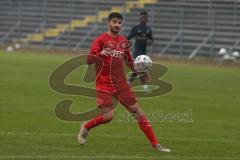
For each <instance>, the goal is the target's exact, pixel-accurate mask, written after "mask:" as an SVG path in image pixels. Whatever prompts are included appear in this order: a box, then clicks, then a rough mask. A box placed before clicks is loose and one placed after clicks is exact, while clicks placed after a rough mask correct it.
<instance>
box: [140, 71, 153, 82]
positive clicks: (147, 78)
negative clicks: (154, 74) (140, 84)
mask: <svg viewBox="0 0 240 160" xmlns="http://www.w3.org/2000/svg"><path fill="white" fill-rule="evenodd" d="M138 75H139V77H140V78H141V79H143V80H144V81H145V82H149V81H151V77H150V75H149V73H148V72H138Z"/></svg>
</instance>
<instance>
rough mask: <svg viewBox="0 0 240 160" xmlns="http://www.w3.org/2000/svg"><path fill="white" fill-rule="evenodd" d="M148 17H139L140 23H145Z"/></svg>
mask: <svg viewBox="0 0 240 160" xmlns="http://www.w3.org/2000/svg"><path fill="white" fill-rule="evenodd" d="M147 21H148V17H147V15H140V23H144V24H145V23H147Z"/></svg>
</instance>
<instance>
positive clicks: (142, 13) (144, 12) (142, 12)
mask: <svg viewBox="0 0 240 160" xmlns="http://www.w3.org/2000/svg"><path fill="white" fill-rule="evenodd" d="M140 15H145V16H147V15H148V13H147V12H146V11H141V12H140Z"/></svg>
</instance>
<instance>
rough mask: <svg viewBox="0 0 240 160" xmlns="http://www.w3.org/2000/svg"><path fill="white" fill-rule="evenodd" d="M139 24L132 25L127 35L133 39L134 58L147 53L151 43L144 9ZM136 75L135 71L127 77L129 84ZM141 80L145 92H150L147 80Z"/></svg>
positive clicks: (151, 38) (150, 33)
mask: <svg viewBox="0 0 240 160" xmlns="http://www.w3.org/2000/svg"><path fill="white" fill-rule="evenodd" d="M139 20H140V24H138V25H136V26H134V27H133V28H132V29H131V31H130V33H129V35H128V37H127V38H128V39H129V40H131V39H134V42H135V45H134V51H133V57H134V58H136V57H137V56H139V55H146V53H147V46H148V45H151V44H152V43H153V36H152V29H151V27H149V26H148V25H147V21H148V14H147V12H145V11H142V12H141V13H140V17H139ZM136 77H137V74H136V73H132V74H131V76H130V78H129V79H128V83H129V84H131V83H132V82H133V81H134V80H135V79H136ZM140 79H141V82H142V84H143V89H144V91H145V92H150V89H149V87H148V85H147V82H146V80H145V79H143V78H141V77H140Z"/></svg>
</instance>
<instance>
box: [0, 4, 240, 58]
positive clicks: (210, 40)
mask: <svg viewBox="0 0 240 160" xmlns="http://www.w3.org/2000/svg"><path fill="white" fill-rule="evenodd" d="M27 2H28V3H27ZM125 2H126V1H122V0H115V1H110V0H105V1H97V0H61V1H48V0H43V1H38V0H32V1H26V0H15V1H11V0H6V1H0V6H1V8H4V9H2V11H1V12H0V14H2V15H0V17H4V16H6V17H8V19H6V18H5V19H4V21H6V24H7V22H10V21H11V22H15V24H14V25H12V26H7V25H6V28H7V29H8V31H7V32H6V33H5V34H4V35H2V36H1V37H0V43H4V42H5V41H6V39H8V37H10V35H11V37H14V36H16V38H17V37H21V36H19V35H27V34H26V33H27V32H29V31H27V29H28V28H30V27H31V26H33V27H34V28H33V29H32V31H31V32H29V33H30V34H35V33H42V35H43V37H44V38H43V39H44V40H45V39H48V36H47V35H46V32H44V31H46V30H48V29H50V28H54V27H56V25H57V24H69V23H70V22H71V21H72V20H75V19H80V20H81V19H83V18H84V17H85V16H89V15H96V17H97V18H96V21H95V22H93V23H91V25H88V27H90V29H89V30H88V31H87V32H86V33H81V35H80V36H79V40H77V42H75V44H76V45H75V46H73V45H71V43H72V41H71V39H72V37H73V36H75V37H76V35H75V34H78V33H79V32H81V28H76V30H78V31H79V32H74V31H73V30H71V29H67V30H66V31H63V32H60V33H59V35H58V36H56V37H53V38H52V40H50V41H48V43H46V44H45V43H41V42H39V43H40V44H41V45H43V47H47V48H52V47H53V46H55V45H56V44H57V43H58V42H59V41H60V40H63V38H64V40H65V41H66V48H67V47H69V46H71V47H72V48H71V49H75V50H77V49H78V48H80V47H81V46H82V44H84V43H85V42H86V41H87V40H88V41H89V40H91V39H93V38H94V35H96V34H93V33H95V32H97V33H101V32H103V31H104V30H103V28H104V27H103V26H104V25H105V26H106V24H105V21H103V22H101V21H99V17H98V16H99V15H98V13H100V11H110V10H111V8H112V7H113V6H115V7H123V8H125V7H126V6H125V5H126V3H125ZM140 10H146V11H148V14H149V23H148V24H149V25H150V26H152V30H153V34H154V38H155V39H156V40H157V41H158V43H156V44H155V45H153V46H152V47H151V48H150V50H149V51H150V52H155V53H160V54H168V53H171V52H173V53H174V54H178V55H188V56H190V57H192V58H193V57H194V56H195V55H198V54H202V52H203V50H202V48H208V51H207V53H206V54H207V55H209V56H213V55H214V54H215V52H216V50H217V49H218V48H221V47H227V48H229V49H230V50H235V49H239V43H240V42H239V38H238V37H237V35H239V36H240V30H239V27H240V1H238V0H229V1H225V0H188V1H185V0H173V1H168V0H161V1H158V3H157V4H148V5H145V6H144V8H133V9H132V10H131V12H124V13H123V15H124V18H125V23H124V28H123V32H122V33H123V34H128V32H129V28H131V27H132V26H133V25H136V24H138V23H139V22H138V19H139V18H138V15H139V11H140ZM124 11H126V8H125V9H124ZM0 20H1V21H2V22H3V20H2V19H0ZM20 24H21V25H20ZM35 24H38V25H35ZM43 24H44V25H43ZM94 24H95V25H94ZM36 26H37V27H36ZM91 26H92V28H91ZM3 27H4V26H3V25H2V28H3ZM6 28H5V29H6ZM41 30H42V31H43V32H41ZM66 32H67V33H68V34H66ZM168 32H172V33H174V34H175V35H173V34H168ZM23 33H24V34H23ZM200 33H203V35H200ZM222 33H224V35H226V36H225V37H223V36H222V35H223V34H222ZM235 33H236V34H235ZM164 36H167V37H168V38H166V39H163V38H162V37H164ZM206 37H207V38H206ZM224 38H225V39H226V40H227V41H232V42H229V43H226V44H225V43H220V42H219V40H221V41H222V39H223V40H224ZM206 39H207V40H206ZM156 40H155V42H156ZM157 44H161V45H160V46H158V45H157ZM174 45H175V46H179V48H178V49H176V48H175V50H172V47H171V46H174ZM189 45H192V46H191V47H188V46H189ZM205 52H206V51H205Z"/></svg>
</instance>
